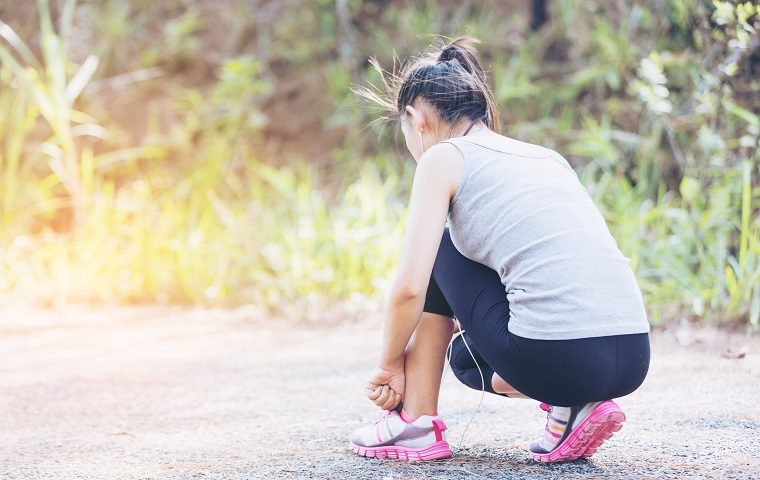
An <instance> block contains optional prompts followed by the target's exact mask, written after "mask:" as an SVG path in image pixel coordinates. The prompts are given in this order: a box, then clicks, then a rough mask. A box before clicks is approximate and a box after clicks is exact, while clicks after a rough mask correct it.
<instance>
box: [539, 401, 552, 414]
mask: <svg viewBox="0 0 760 480" xmlns="http://www.w3.org/2000/svg"><path fill="white" fill-rule="evenodd" d="M538 406H539V407H540V408H541V410H543V411H544V412H548V411H549V410H551V409H552V406H551V405H549V404H548V403H540V404H539V405H538Z"/></svg>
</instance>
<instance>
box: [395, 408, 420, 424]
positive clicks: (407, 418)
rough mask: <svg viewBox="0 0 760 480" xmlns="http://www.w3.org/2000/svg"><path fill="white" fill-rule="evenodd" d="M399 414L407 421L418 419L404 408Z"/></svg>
mask: <svg viewBox="0 0 760 480" xmlns="http://www.w3.org/2000/svg"><path fill="white" fill-rule="evenodd" d="M398 415H399V417H401V420H403V421H405V422H406V423H412V422H414V421H415V420H417V419H416V418H414V417H412V416H411V415H409V414H408V413H406V410H403V409H402V410H401V413H399V414H398Z"/></svg>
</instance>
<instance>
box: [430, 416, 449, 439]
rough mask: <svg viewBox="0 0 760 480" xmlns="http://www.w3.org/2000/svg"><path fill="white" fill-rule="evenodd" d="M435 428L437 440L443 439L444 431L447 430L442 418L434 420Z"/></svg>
mask: <svg viewBox="0 0 760 480" xmlns="http://www.w3.org/2000/svg"><path fill="white" fill-rule="evenodd" d="M433 429H434V430H435V441H436V442H441V441H443V433H442V432H443V431H444V430H446V424H445V423H443V421H442V420H433Z"/></svg>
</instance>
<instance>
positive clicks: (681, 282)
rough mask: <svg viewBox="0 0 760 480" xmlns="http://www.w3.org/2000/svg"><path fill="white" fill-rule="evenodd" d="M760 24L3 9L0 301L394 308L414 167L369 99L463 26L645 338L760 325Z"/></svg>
mask: <svg viewBox="0 0 760 480" xmlns="http://www.w3.org/2000/svg"><path fill="white" fill-rule="evenodd" d="M759 31H760V7H758V5H757V2H737V1H735V0H734V1H725V2H724V1H704V0H654V1H651V0H650V1H619V0H612V1H607V0H604V1H603V0H562V1H559V0H544V1H541V0H533V1H528V0H520V1H518V0H485V1H480V2H474V1H468V0H464V1H462V0H458V1H449V0H442V1H430V0H415V1H411V0H408V1H403V0H368V1H360V0H214V1H211V0H135V1H130V2H123V1H118V0H89V1H85V0H82V1H79V2H74V1H73V0H56V1H48V0H37V1H28V2H19V1H14V0H0V296H4V297H5V298H10V299H13V300H14V301H19V300H24V301H28V302H33V303H36V304H44V305H54V306H55V305H61V304H64V303H68V302H108V303H111V302H117V303H132V302H162V303H180V304H196V305H198V304H200V305H220V306H237V305H242V304H255V305H259V306H262V307H266V308H267V309H270V310H272V311H277V312H284V313H285V314H289V315H297V316H301V317H302V318H305V319H307V320H315V319H320V318H324V317H325V316H341V317H345V318H350V317H352V316H356V315H360V314H362V312H366V311H373V310H378V309H381V308H382V302H383V300H384V298H385V294H386V292H387V289H388V286H389V283H390V280H391V278H392V276H393V274H394V268H395V263H396V259H397V257H398V255H399V250H400V244H401V237H402V235H403V230H404V220H405V215H406V205H407V201H408V195H409V190H410V186H411V178H412V175H413V168H414V162H413V160H411V158H410V156H409V155H408V153H407V152H406V151H405V148H404V146H403V142H400V141H399V137H398V135H397V133H396V131H395V129H394V127H393V126H386V127H384V128H383V127H382V126H372V127H370V126H368V124H369V122H371V120H372V119H373V118H374V115H375V114H374V113H373V111H372V109H371V108H369V106H368V105H366V104H362V103H361V102H360V101H359V99H358V98H357V96H356V95H355V94H353V93H352V91H351V87H352V85H367V84H368V83H373V82H374V83H376V82H377V81H378V77H377V74H376V72H374V71H372V69H371V68H370V65H369V63H368V59H369V57H370V56H376V57H377V58H378V60H379V61H380V63H381V64H382V65H383V66H385V67H386V68H390V67H391V66H392V65H393V54H394V51H395V52H396V53H397V54H398V55H399V56H400V57H401V58H407V57H409V56H410V55H413V54H415V53H416V52H419V51H424V50H425V49H426V48H427V47H428V45H430V44H431V43H432V42H433V41H434V39H435V37H434V36H435V35H443V36H455V35H457V34H460V33H466V34H470V35H473V36H476V37H478V38H480V39H482V40H483V41H484V44H483V45H482V48H481V51H482V54H483V57H484V61H485V64H486V65H487V66H488V67H489V68H490V72H491V80H492V82H493V87H494V89H495V93H496V98H497V100H498V103H499V106H500V109H501V113H502V117H503V120H504V124H505V125H506V127H505V130H504V133H505V134H507V135H509V136H512V137H514V138H517V139H520V140H524V141H528V142H534V143H538V144H542V145H546V146H548V147H550V148H554V149H556V150H558V151H559V152H560V153H562V154H563V155H565V156H566V157H567V158H568V159H569V161H570V162H571V164H572V165H573V166H574V168H575V169H576V171H577V172H578V175H579V177H580V178H581V180H582V182H583V183H584V185H585V186H586V187H587V189H588V190H589V192H590V193H591V195H592V196H593V198H594V199H595V201H596V202H597V204H598V206H599V207H600V209H601V210H602V211H603V213H604V215H605V217H606V218H607V221H608V224H609V226H610V229H611V231H612V233H613V235H614V236H615V238H616V239H617V241H618V244H619V246H620V248H621V250H622V251H623V253H624V254H625V255H626V256H628V257H630V258H631V262H632V267H633V269H634V271H635V273H636V275H637V278H638V280H639V284H640V286H641V288H642V291H643V293H644V296H645V300H646V303H647V306H648V309H649V312H650V319H651V321H652V323H655V324H657V323H662V322H667V321H678V320H684V319H685V320H694V321H700V322H710V323H714V324H721V325H734V326H736V325H739V326H743V325H748V326H749V327H750V328H751V327H755V328H757V327H758V324H759V320H760V154H758V141H759V139H760V117H759V115H760V33H758V32H759Z"/></svg>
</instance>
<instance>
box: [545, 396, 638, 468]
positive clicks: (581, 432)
mask: <svg viewBox="0 0 760 480" xmlns="http://www.w3.org/2000/svg"><path fill="white" fill-rule="evenodd" d="M624 421H625V413H623V410H622V409H621V408H620V407H619V406H618V405H617V404H616V403H615V402H613V401H612V400H607V401H604V402H602V403H600V404H599V405H597V407H596V408H595V409H594V410H592V411H591V413H590V414H589V415H588V417H586V418H585V419H583V421H582V422H581V423H580V425H578V426H577V427H575V429H574V430H573V431H572V432H570V435H568V436H567V438H566V439H565V441H564V442H562V443H561V444H560V445H559V446H557V448H555V449H554V450H552V451H551V452H549V453H543V454H540V453H531V454H530V457H531V458H532V459H533V460H535V461H537V462H568V461H571V460H576V459H578V458H581V457H584V458H588V457H590V456H592V455H593V454H594V453H596V449H597V448H599V446H600V445H601V444H602V443H604V441H605V440H607V439H609V438H610V437H612V435H613V434H614V433H615V432H617V431H619V430H620V429H621V428H623V422H624Z"/></svg>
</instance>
